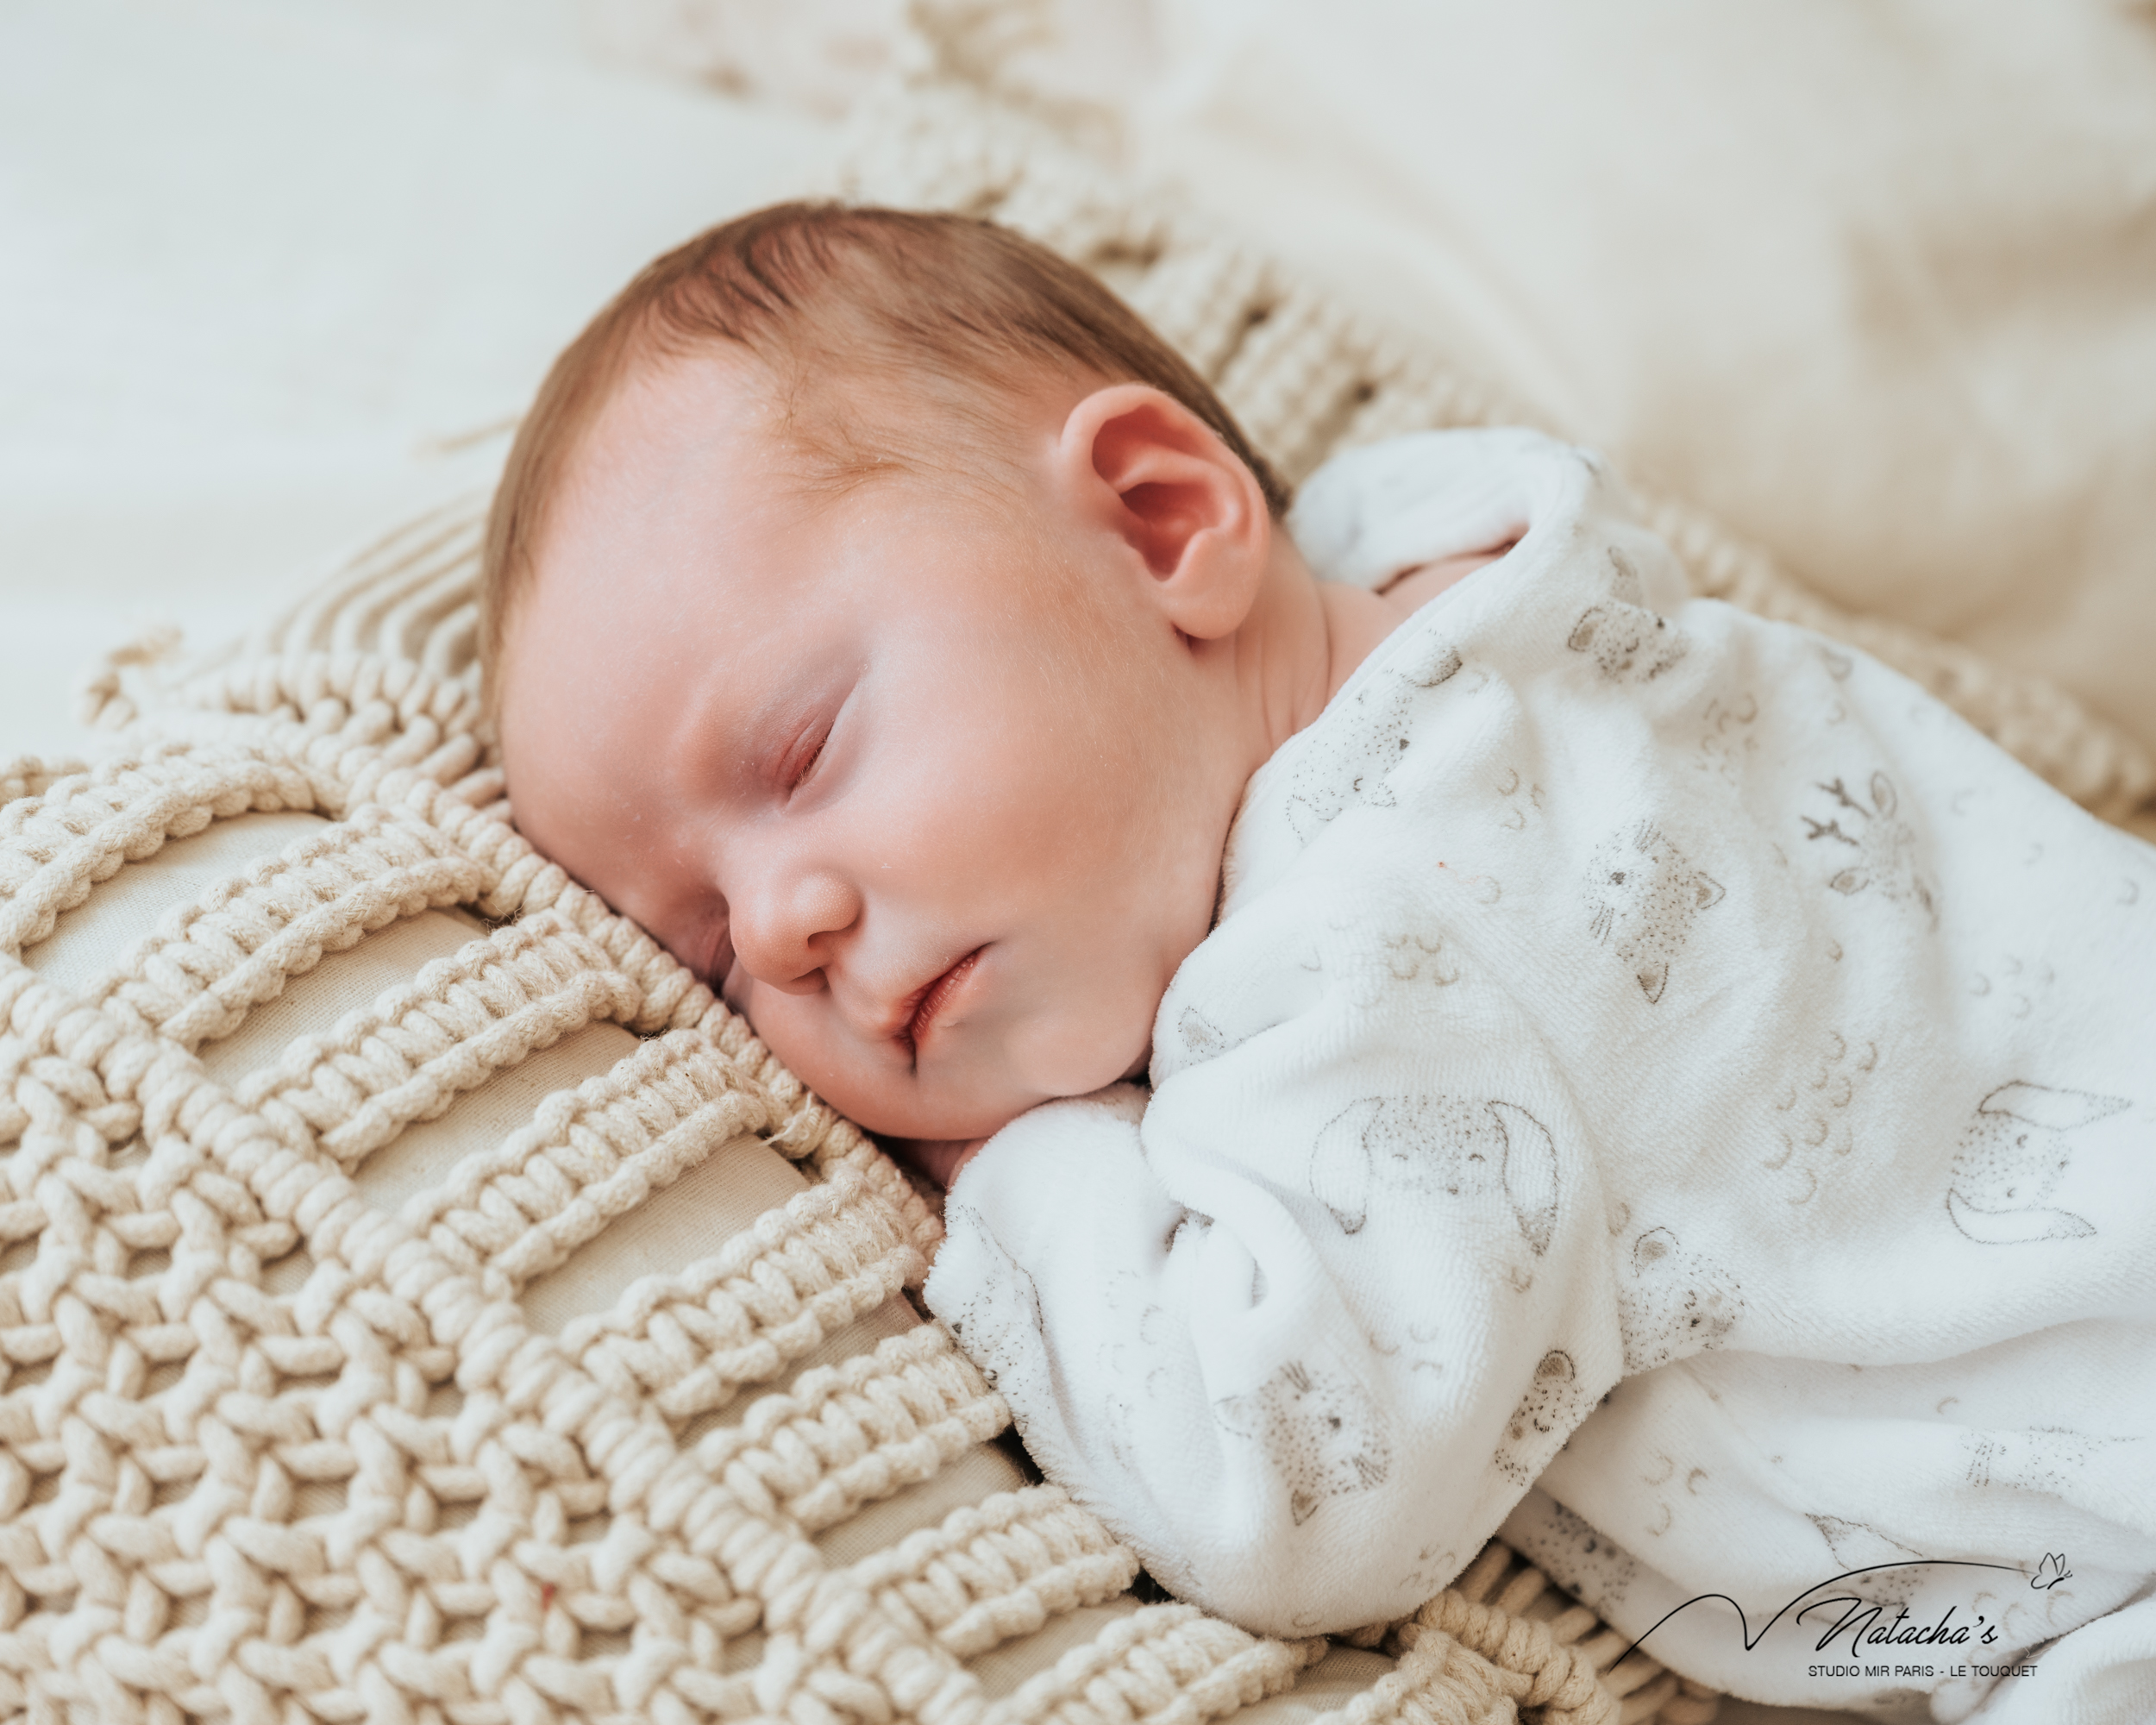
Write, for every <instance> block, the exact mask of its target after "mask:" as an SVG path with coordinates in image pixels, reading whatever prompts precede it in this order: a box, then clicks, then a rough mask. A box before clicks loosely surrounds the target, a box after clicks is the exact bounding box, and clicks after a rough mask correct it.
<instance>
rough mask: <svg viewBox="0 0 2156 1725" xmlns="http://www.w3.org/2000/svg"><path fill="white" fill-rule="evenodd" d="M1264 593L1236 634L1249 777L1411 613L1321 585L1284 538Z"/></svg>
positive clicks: (1374, 597)
mask: <svg viewBox="0 0 2156 1725" xmlns="http://www.w3.org/2000/svg"><path fill="white" fill-rule="evenodd" d="M1269 562H1270V567H1269V568H1268V570H1267V572H1266V577H1265V586H1264V590H1263V593H1261V595H1260V597H1259V599H1258V601H1257V604H1256V605H1253V606H1252V608H1251V612H1250V616H1249V618H1247V619H1246V620H1245V622H1244V626H1243V627H1242V629H1240V630H1238V631H1237V641H1236V645H1235V653H1236V659H1237V662H1238V672H1237V679H1236V681H1237V682H1238V685H1239V686H1240V687H1241V691H1242V696H1241V698H1242V699H1243V701H1244V712H1245V715H1246V723H1247V724H1249V726H1250V731H1248V732H1247V733H1246V735H1247V736H1248V737H1249V739H1250V758H1249V759H1248V761H1247V762H1246V763H1245V764H1246V767H1247V769H1248V770H1249V771H1253V772H1254V771H1256V770H1257V767H1258V766H1259V765H1261V764H1263V762H1265V761H1266V760H1268V759H1269V758H1270V757H1271V756H1273V755H1274V754H1275V752H1276V751H1277V750H1279V749H1280V747H1281V746H1282V744H1283V743H1286V742H1287V741H1288V738H1289V737H1293V736H1294V734H1295V733H1296V732H1297V731H1301V730H1303V729H1304V728H1305V727H1307V726H1308V725H1310V724H1314V723H1315V722H1316V720H1317V718H1318V715H1319V713H1321V712H1324V711H1325V709H1326V704H1327V703H1328V702H1329V701H1331V700H1332V697H1333V696H1334V695H1335V694H1337V693H1339V691H1340V688H1341V686H1342V685H1343V684H1344V683H1345V682H1346V681H1347V680H1348V679H1349V678H1350V677H1351V676H1353V675H1354V674H1355V671H1356V668H1357V666H1359V665H1360V664H1361V663H1362V662H1363V661H1364V660H1365V659H1367V658H1369V655H1371V654H1372V653H1373V652H1375V651H1376V649H1377V647H1378V644H1379V643H1381V642H1382V641H1383V640H1384V639H1385V637H1387V636H1388V635H1390V634H1391V633H1392V632H1393V630H1395V629H1397V628H1398V627H1399V626H1400V625H1401V623H1403V622H1405V621H1406V620H1407V616H1408V615H1409V614H1410V612H1411V607H1407V606H1402V605H1396V604H1395V603H1394V601H1393V600H1391V599H1388V598H1383V597H1381V596H1379V595H1378V594H1376V593H1367V592H1365V591H1363V589H1362V588H1360V587H1350V586H1341V585H1340V584H1338V582H1333V581H1320V580H1318V579H1317V578H1316V577H1315V576H1314V575H1313V574H1311V573H1310V568H1309V566H1308V565H1307V564H1306V563H1305V562H1304V561H1303V560H1302V555H1301V554H1300V552H1299V551H1297V550H1296V549H1295V548H1294V543H1293V542H1292V541H1290V540H1289V539H1288V536H1287V535H1286V534H1285V533H1284V532H1278V531H1275V534H1274V536H1273V543H1272V547H1271V554H1270V558H1269Z"/></svg>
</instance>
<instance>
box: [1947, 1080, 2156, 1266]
mask: <svg viewBox="0 0 2156 1725" xmlns="http://www.w3.org/2000/svg"><path fill="white" fill-rule="evenodd" d="M2130 1106H2131V1104H2130V1103H2128V1101H2127V1100H2126V1099H2125V1098H2124V1097H2122V1096H2095V1095H2090V1094H2089V1093H2088V1092H2087V1091H2085V1090H2054V1089H2053V1088H2050V1087H2049V1086H2048V1085H2044V1084H2029V1083H2024V1082H2021V1081H2020V1080H2018V1079H2017V1080H2016V1081H2015V1082H2013V1083H2011V1084H2002V1085H2000V1086H1999V1088H1997V1089H1996V1090H1994V1091H1992V1092H1991V1094H1990V1095H1988V1096H1986V1097H1985V1098H1984V1100H1983V1101H1981V1102H1979V1103H1977V1117H1976V1119H1975V1120H1972V1121H1971V1123H1970V1125H1969V1126H1968V1129H1967V1130H1966V1131H1965V1132H1963V1133H1962V1135H1961V1151H1960V1153H1959V1155H1957V1156H1956V1157H1954V1165H1953V1183H1952V1186H1951V1187H1950V1188H1949V1189H1948V1190H1947V1193H1946V1214H1948V1215H1950V1216H1952V1218H1953V1220H1954V1226H1956V1227H1958V1228H1959V1229H1960V1230H1961V1231H1962V1233H1965V1234H1966V1235H1968V1236H1969V1238H1970V1239H1972V1240H1977V1241H1981V1242H1982V1243H1983V1244H1984V1245H2014V1244H2016V1243H2018V1242H2021V1241H2024V1240H2044V1239H2053V1240H2058V1239H2080V1238H2081V1237H2083V1236H2084V1235H2088V1234H2092V1233H2095V1232H2096V1227H2095V1225H2094V1224H2093V1223H2090V1222H2089V1221H2086V1220H2084V1219H2083V1218H2081V1217H2079V1216H2078V1215H2076V1214H2073V1212H2072V1211H2071V1210H2058V1209H2051V1208H2046V1205H2045V1202H2044V1201H2045V1200H2046V1199H2047V1198H2049V1197H2050V1196H2051V1195H2052V1193H2053V1190H2054V1189H2056V1188H2057V1187H2058V1185H2059V1176H2061V1175H2063V1174H2064V1173H2065V1171H2066V1165H2067V1164H2068V1163H2070V1162H2071V1161H2072V1160H2073V1147H2072V1146H2071V1145H2069V1144H2068V1143H2067V1142H2066V1134H2067V1133H2069V1132H2078V1131H2079V1130H2080V1129H2081V1128H2082V1127H2083V1126H2090V1125H2092V1124H2093V1123H2095V1122H2096V1121H2097V1120H2104V1119H2108V1118H2109V1116H2110V1115H2113V1114H2115V1113H2118V1112H2119V1111H2120V1110H2121V1109H2122V1108H2125V1107H2130Z"/></svg>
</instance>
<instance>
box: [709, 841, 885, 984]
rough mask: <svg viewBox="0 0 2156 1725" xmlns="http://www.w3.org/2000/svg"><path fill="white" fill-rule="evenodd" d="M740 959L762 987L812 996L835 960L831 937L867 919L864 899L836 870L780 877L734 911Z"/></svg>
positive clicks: (735, 951)
mask: <svg viewBox="0 0 2156 1725" xmlns="http://www.w3.org/2000/svg"><path fill="white" fill-rule="evenodd" d="M730 908H731V921H732V930H731V932H732V935H733V940H734V956H735V957H736V958H737V959H738V960H740V962H741V964H742V966H743V969H746V970H747V971H748V972H749V975H751V976H754V977H755V979H756V980H757V981H758V982H761V983H764V984H766V985H767V986H768V987H770V988H783V989H787V990H789V991H790V992H793V993H797V994H806V993H809V992H811V991H812V989H813V988H815V987H816V986H817V973H818V971H819V970H821V969H823V968H824V966H825V965H826V964H828V963H830V960H831V957H832V951H831V937H832V936H834V935H837V934H842V933H843V932H844V931H846V930H847V929H849V928H851V927H852V926H853V925H854V924H855V922H856V921H857V920H858V919H859V918H860V915H861V898H860V894H857V893H856V892H855V890H854V889H853V888H852V886H851V885H850V884H849V882H848V881H846V880H845V879H844V878H843V876H842V875H838V874H837V873H836V872H835V871H833V870H830V869H804V870H801V871H799V873H794V874H787V875H774V876H773V878H772V879H771V880H770V881H768V884H767V885H766V886H765V888H763V890H762V891H761V892H759V893H757V894H754V895H753V896H752V897H751V898H749V900H747V901H746V902H743V901H742V900H736V901H735V902H734V903H733V905H732V906H731V907H730Z"/></svg>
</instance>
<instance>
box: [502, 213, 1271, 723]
mask: <svg viewBox="0 0 2156 1725" xmlns="http://www.w3.org/2000/svg"><path fill="white" fill-rule="evenodd" d="M721 342H725V343H731V344H734V345H735V346H737V347H740V348H745V349H746V350H747V351H748V352H749V354H752V355H753V356H754V357H755V359H757V360H758V361H761V363H762V365H763V366H764V367H765V368H766V369H767V371H768V373H769V375H770V378H771V380H772V382H773V384H774V386H775V389H776V392H777V399H779V400H780V401H781V402H783V403H784V404H785V405H786V410H787V411H786V417H785V423H786V424H787V430H788V431H789V432H790V434H791V435H792V436H793V440H794V441H795V442H797V443H798V444H799V448H800V451H801V453H802V454H803V455H805V457H806V458H807V460H808V461H809V463H810V466H811V469H812V474H814V476H815V478H816V479H817V480H818V481H820V482H822V483H824V484H826V485H829V486H834V487H844V486H850V485H853V484H857V483H859V482H861V481H862V480H864V479H866V478H868V476H869V475H871V474H875V473H879V472H884V471H889V470H893V469H896V470H899V471H905V470H908V469H918V468H919V467H923V466H924V465H927V464H928V463H927V461H925V460H924V449H923V447H922V446H923V445H924V442H932V441H933V436H931V438H930V439H927V440H924V439H922V438H920V437H918V436H915V437H912V438H906V437H903V436H901V435H900V434H899V429H898V427H897V425H896V424H895V423H881V424H880V423H878V422H877V421H876V419H875V418H874V417H873V416H864V415H862V414H861V413H858V412H856V411H844V410H839V409H834V408H833V406H832V405H831V403H830V400H829V399H828V396H829V390H828V386H829V385H830V383H831V382H833V381H835V380H839V379H843V380H849V381H862V380H867V381H876V382H881V383H885V384H888V385H893V386H896V389H897V391H898V392H899V394H900V395H901V396H902V397H903V398H906V399H908V400H910V401H912V402H914V403H916V404H918V405H925V406H927V407H929V408H930V409H931V410H932V411H933V414H934V417H935V419H936V421H937V432H939V433H941V434H943V436H947V437H955V438H956V440H957V441H958V442H960V443H962V444H965V445H969V446H971V447H970V449H969V451H968V453H972V454H980V453H986V452H987V451H985V450H984V449H982V447H981V446H983V445H987V448H988V449H993V446H994V442H995V439H996V437H997V435H998V433H999V431H1000V430H1003V429H1005V428H1006V426H1007V423H1008V421H1007V418H1006V417H1005V416H1002V415H1000V414H999V413H998V411H996V410H997V408H998V406H999V405H1008V404H1009V403H1010V402H1011V401H1012V399H1013V398H1015V395H1016V393H1017V392H1018V389H1019V387H1020V386H1022V385H1023V384H1024V383H1025V382H1026V381H1027V380H1029V379H1031V378H1038V377H1040V376H1043V375H1064V376H1075V377H1080V378H1086V379H1090V380H1098V381H1100V383H1103V384H1108V383H1125V382H1129V383H1143V384H1150V385H1151V386H1153V387H1154V388H1156V389H1158V390H1160V391H1162V392H1163V393H1165V394H1167V395H1169V396H1172V397H1173V398H1175V400H1177V401H1179V402H1181V404H1182V405H1184V406H1185V407H1187V408H1188V409H1189V410H1190V411H1192V412H1193V413H1194V414H1196V415H1197V416H1198V417H1199V418H1200V419H1201V420H1203V421H1204V422H1205V423H1206V425H1208V426H1209V427H1211V428H1212V430H1213V431H1214V432H1215V433H1216V434H1217V435H1218V436H1219V438H1220V441H1221V442H1224V443H1225V444H1226V445H1227V447H1228V448H1229V449H1231V450H1232V451H1233V452H1234V454H1235V455H1237V456H1238V458H1239V459H1240V460H1241V461H1243V462H1244V464H1245V465H1246V466H1247V467H1249V468H1250V472H1251V474H1252V475H1253V476H1254V477H1255V478H1256V479H1257V483H1258V486H1259V487H1260V489H1261V490H1262V491H1263V493H1264V496H1265V502H1266V505H1267V507H1268V508H1269V510H1270V511H1272V513H1273V514H1274V516H1275V517H1278V516H1280V515H1282V514H1283V513H1284V512H1285V511H1286V509H1287V506H1288V488H1287V486H1284V485H1283V484H1282V482H1281V481H1280V480H1279V479H1278V478H1277V477H1276V476H1275V474H1274V473H1273V471H1272V469H1271V468H1270V467H1268V466H1267V464H1266V462H1265V460H1264V458H1263V456H1262V455H1259V454H1258V453H1257V450H1255V449H1252V448H1251V447H1250V442H1249V440H1248V439H1247V438H1245V437H1244V435H1243V432H1242V430H1241V428H1240V427H1239V426H1238V425H1237V424H1236V423H1235V419H1234V417H1233V416H1232V415H1231V414H1230V413H1229V411H1227V408H1226V407H1225V405H1223V404H1222V403H1221V400H1220V398H1219V396H1217V395H1216V394H1214V393H1213V388H1212V386H1210V385H1209V384H1207V383H1206V380H1204V379H1203V378H1202V377H1200V376H1199V374H1198V373H1197V372H1196V371H1194V369H1193V368H1192V367H1191V366H1190V365H1189V363H1188V361H1186V360H1184V359H1183V358H1182V356H1181V354H1178V353H1176V352H1175V349H1174V348H1171V347H1169V345H1168V343H1167V342H1163V340H1162V339H1161V338H1160V336H1157V335H1156V334H1155V333H1154V331H1153V329H1151V328H1150V326H1149V325H1148V324H1147V323H1146V322H1145V320H1144V318H1142V317H1139V316H1138V314H1137V313H1136V312H1135V311H1131V308H1130V307H1129V306H1127V305H1125V304H1124V303H1123V302H1122V301H1121V300H1120V299H1119V298H1117V297H1116V296H1115V294H1114V293H1112V292H1111V291H1110V290H1109V289H1108V288H1107V287H1106V285H1104V284H1103V283H1102V282H1101V281H1100V280H1099V279H1097V278H1096V277H1094V276H1093V275H1091V274H1089V273H1087V272H1086V271H1085V270H1082V269H1081V268H1079V267H1077V266H1076V265H1075V264H1072V263H1070V262H1069V261H1067V260H1064V259H1062V258H1061V257H1059V256H1057V255H1056V254H1055V253H1054V252H1051V251H1050V250H1049V249H1048V248H1046V247H1044V246H1039V245H1036V244H1035V243H1034V242H1032V241H1031V240H1027V239H1025V238H1023V237H1021V236H1020V235H1017V234H1015V233H1013V232H1012V231H1011V230H1010V229H1007V228H1000V227H998V226H997V225H996V224H995V223H993V222H988V221H984V220H981V219H980V218H978V217H975V216H957V215H949V214H939V213H930V212H923V211H917V210H882V209H874V208H851V207H848V206H845V205H843V204H806V203H794V204H774V205H773V206H771V207H770V208H768V209H766V210H756V211H754V212H753V213H751V214H749V215H747V216H739V217H737V218H736V219H735V220H733V221H731V222H728V223H723V224H722V225H721V226H718V227H716V228H713V229H710V230H709V231H708V232H705V233H703V234H700V235H698V236H697V237H696V238H695V239H693V240H691V241H690V242H688V243H687V244H686V245H683V246H680V247H677V248H675V249H674V250H673V251H671V252H668V253H667V254H665V255H664V256H663V257H661V258H658V259H655V260H654V261H652V262H651V263H649V264H648V265H646V266H645V267H644V268H643V269H642V270H641V271H639V272H638V273H637V274H636V278H635V279H633V280H631V281H630V284H629V285H627V286H626V287H624V289H622V291H621V292H619V293H617V294H616V295H615V296H614V298H613V299H612V300H611V302H610V303H609V304H607V306H606V307H605V310H604V311H601V312H600V313H599V316H598V317H594V318H593V319H592V322H591V323H589V324H588V325H587V326H586V328H585V330H584V332H583V334H581V335H580V336H578V337H577V338H576V340H575V341H573V342H571V343H570V344H569V345H568V347H567V348H565V349H563V350H562V353H561V357H560V358H558V359H556V360H555V362H554V366H553V367H552V369H550V370H549V371H548V373H547V376H546V380H545V382H543V383H542V384H541V385H540V386H539V393H538V395H537V397H536V398H535V399H534V400H533V402H532V405H531V408H530V411H529V412H527V413H526V414H525V415H524V417H523V423H521V424H520V425H519V427H518V428H517V438H516V442H515V443H514V444H513V445H512V446H511V449H510V452H509V460H508V462H507V464H506V465H505V467H504V468H503V470H502V478H501V483H500V485H499V486H498V487H497V488H496V490H495V493H494V502H493V507H492V511H490V512H489V514H488V516H487V522H486V541H485V544H484V549H483V550H482V552H481V563H480V575H479V650H480V662H481V665H482V668H483V674H484V675H485V678H486V686H487V689H486V693H487V699H488V703H489V705H490V706H491V705H492V703H493V701H494V699H495V696H496V694H497V693H498V691H497V688H496V684H497V681H498V674H497V666H498V660H499V657H500V649H501V645H502V636H503V631H504V628H505V624H506V620H507V618H508V615H509V612H510V611H511V607H512V605H514V604H515V603H516V600H517V596H518V594H519V593H520V592H521V591H522V589H523V587H524V586H526V585H528V583H529V580H530V569H531V564H532V559H533V555H534V550H535V548H536V544H537V543H538V540H539V538H540V536H541V535H542V533H543V532H544V530H545V525H546V516H547V511H548V508H549V506H550V505H551V504H552V501H553V499H554V498H555V496H556V494H557V493H558V492H559V491H560V489H561V484H562V481H563V479H564V476H565V474H567V468H568V466H569V463H570V461H571V459H572V458H573V455H575V453H576V450H577V448H578V446H579V444H580V442H581V441H582V439H583V437H584V436H585V434H586V432H587V431H588V430H589V429H590V427H591V425H592V422H593V421H594V420H595V419H596V418H597V417H598V415H599V411H600V409H601V408H602V407H603V406H604V405H605V403H606V401H607V399H608V398H610V397H611V395H612V393H613V392H614V391H615V390H616V388H617V387H618V386H619V385H620V384H621V382H622V380H623V379H624V377H625V376H627V375H628V373H629V372H630V369H631V368H632V367H634V366H635V365H636V364H637V363H638V362H640V361H649V360H652V359H667V358H682V357H686V356H689V355H692V354H696V353H698V352H699V351H705V350H708V349H709V348H711V347H712V346H713V345H715V344H717V343H721ZM908 445H912V447H907V446H908Z"/></svg>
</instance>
